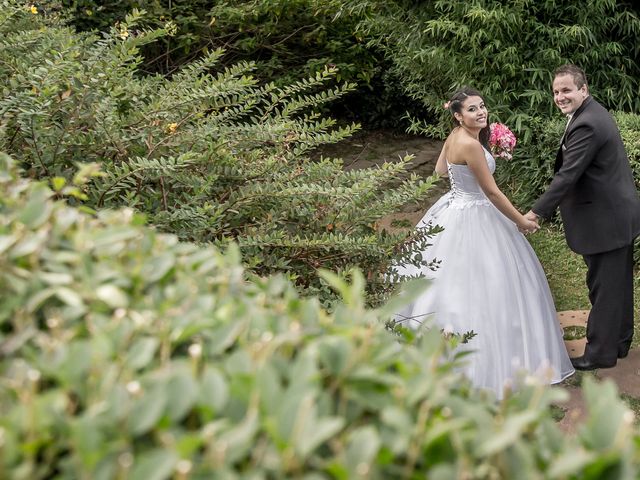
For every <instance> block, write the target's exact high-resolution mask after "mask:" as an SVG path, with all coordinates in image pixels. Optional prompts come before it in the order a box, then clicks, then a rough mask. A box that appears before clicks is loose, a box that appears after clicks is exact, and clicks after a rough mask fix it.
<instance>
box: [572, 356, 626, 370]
mask: <svg viewBox="0 0 640 480" xmlns="http://www.w3.org/2000/svg"><path fill="white" fill-rule="evenodd" d="M571 364H572V365H573V367H574V368H575V369H576V370H596V369H598V368H611V367H615V366H616V362H615V361H613V362H612V363H602V362H594V361H592V360H589V359H587V358H584V356H582V357H577V358H572V359H571Z"/></svg>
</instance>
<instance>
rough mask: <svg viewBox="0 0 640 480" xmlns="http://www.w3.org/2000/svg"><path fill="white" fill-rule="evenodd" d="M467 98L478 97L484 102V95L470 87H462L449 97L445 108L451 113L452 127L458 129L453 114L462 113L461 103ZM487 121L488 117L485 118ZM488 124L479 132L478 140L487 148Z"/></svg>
mask: <svg viewBox="0 0 640 480" xmlns="http://www.w3.org/2000/svg"><path fill="white" fill-rule="evenodd" d="M467 97H480V98H481V99H482V101H484V95H482V94H481V93H480V92H479V91H478V90H476V89H475V88H471V87H462V88H461V89H459V90H456V92H455V93H454V94H453V95H451V98H450V99H449V101H448V102H447V108H448V109H449V112H451V119H452V123H453V127H454V128H455V127H459V126H460V124H459V123H458V121H457V120H456V117H455V116H454V115H453V114H454V113H461V112H462V102H464V101H465V100H466V99H467ZM487 120H488V117H487ZM489 133H490V131H489V123H488V122H487V126H486V127H484V128H483V129H482V130H480V135H479V140H480V143H481V144H482V145H483V146H484V147H485V148H487V149H488V148H489Z"/></svg>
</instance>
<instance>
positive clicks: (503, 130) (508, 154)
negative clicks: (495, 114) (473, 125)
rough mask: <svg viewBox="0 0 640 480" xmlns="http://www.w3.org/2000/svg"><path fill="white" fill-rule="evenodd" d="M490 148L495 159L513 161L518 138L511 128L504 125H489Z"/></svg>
mask: <svg viewBox="0 0 640 480" xmlns="http://www.w3.org/2000/svg"><path fill="white" fill-rule="evenodd" d="M489 130H490V132H491V133H490V134H489V148H490V149H491V154H492V155H493V156H494V157H499V158H504V159H506V160H511V158H512V157H513V155H512V153H513V149H514V148H515V147H516V136H515V135H514V134H513V132H512V131H511V130H509V127H507V126H506V125H504V124H502V123H492V124H491V125H489Z"/></svg>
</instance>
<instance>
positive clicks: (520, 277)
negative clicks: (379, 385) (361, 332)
mask: <svg viewBox="0 0 640 480" xmlns="http://www.w3.org/2000/svg"><path fill="white" fill-rule="evenodd" d="M485 157H486V159H487V164H488V166H489V170H490V171H491V173H493V172H494V171H495V166H496V164H495V160H494V158H493V156H491V154H490V153H489V152H488V151H486V150H485ZM447 165H448V171H449V179H450V182H451V190H450V191H449V192H448V193H446V194H445V195H444V196H443V197H442V198H440V199H439V200H438V201H437V202H436V203H435V204H434V205H433V206H432V207H431V208H430V209H429V210H428V211H427V213H426V214H425V215H424V217H423V218H422V220H421V221H420V222H419V223H418V227H425V226H427V225H428V224H429V222H432V224H434V225H440V226H441V227H443V228H444V230H443V231H442V232H440V233H438V234H436V235H435V237H434V238H433V239H432V242H431V243H432V245H431V246H430V247H428V248H427V250H426V251H425V252H423V253H422V255H423V257H424V258H430V259H437V260H439V261H440V262H441V263H440V265H439V268H437V269H436V270H435V271H432V270H426V271H420V270H418V268H417V267H414V266H412V265H404V266H396V267H394V268H395V270H396V271H397V272H398V273H399V274H400V275H402V276H417V275H420V276H424V277H426V278H432V279H433V282H431V284H430V286H429V287H428V288H427V290H426V291H425V293H423V294H422V295H421V296H420V297H419V298H418V299H417V300H416V301H415V302H414V303H412V304H411V305H409V306H408V307H406V308H405V309H404V310H403V311H402V312H400V313H399V314H398V315H397V316H396V320H400V321H402V322H403V323H405V324H406V325H407V326H410V327H413V328H416V327H419V326H420V325H421V324H423V323H425V322H426V324H427V325H430V324H431V322H435V324H436V325H437V326H438V327H439V328H442V329H444V330H445V331H452V332H456V333H460V334H462V333H465V332H468V331H473V332H475V333H476V334H477V335H476V336H475V337H473V338H472V339H471V340H470V341H469V342H468V343H467V344H462V345H461V347H460V348H461V349H468V350H472V351H473V353H471V354H470V355H469V356H468V357H467V358H466V366H465V373H466V375H467V376H468V377H469V378H470V380H471V382H472V383H473V385H474V386H476V387H478V388H483V389H490V390H493V391H494V392H495V393H496V396H497V397H498V398H501V397H502V395H503V389H504V387H505V386H507V385H510V384H512V383H513V382H514V381H515V380H516V378H517V377H518V376H519V375H521V374H523V371H526V372H527V374H528V375H534V376H538V377H539V378H540V379H541V381H544V382H546V383H558V382H561V381H562V380H563V379H565V378H566V377H568V376H569V375H571V374H572V373H573V372H574V369H573V367H572V365H571V361H570V360H569V356H568V354H567V350H566V348H565V345H564V342H563V339H562V330H561V328H560V326H559V324H558V321H557V318H556V311H555V306H554V303H553V299H552V297H551V292H550V290H549V285H548V283H547V279H546V277H545V274H544V271H543V270H542V266H541V265H540V262H539V261H538V258H537V257H536V255H535V253H534V251H533V249H532V248H531V246H530V245H529V242H528V241H527V240H526V239H525V237H524V235H522V234H521V233H520V232H519V231H518V229H517V227H516V226H515V224H514V223H513V222H512V221H511V220H509V219H508V218H507V217H505V216H504V215H503V214H502V213H500V211H499V210H498V209H497V208H496V207H495V206H494V205H493V204H492V203H491V202H490V201H489V200H488V199H487V197H486V196H485V194H484V193H483V192H482V189H481V188H480V186H479V185H478V182H477V181H476V178H475V176H474V175H473V173H472V172H471V170H470V169H469V167H468V166H466V165H456V164H449V163H447Z"/></svg>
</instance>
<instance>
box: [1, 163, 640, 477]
mask: <svg viewBox="0 0 640 480" xmlns="http://www.w3.org/2000/svg"><path fill="white" fill-rule="evenodd" d="M54 195H55V193H54V192H53V191H52V190H50V189H49V188H48V187H47V186H46V185H45V184H43V183H33V182H31V181H28V180H24V179H20V178H18V177H17V172H16V170H15V169H14V168H12V166H11V161H10V159H9V158H8V157H7V156H6V155H0V291H1V292H2V295H3V299H2V300H3V301H2V302H1V303H0V382H1V384H2V388H0V478H11V479H12V480H26V479H28V480H40V479H47V478H57V479H60V480H63V479H69V480H75V479H79V478H87V479H89V478H90V479H92V480H103V479H111V478H128V479H131V480H149V479H157V480H164V479H168V478H175V479H193V480H195V479H202V478H211V479H218V478H219V479H222V478H224V479H233V478H256V479H257V478H263V479H267V478H274V479H276V478H306V479H321V478H325V479H329V478H333V479H347V478H348V479H355V478H430V479H450V478H486V479H489V478H581V479H601V478H608V479H609V478H610V479H615V478H617V479H627V478H629V479H631V478H635V475H636V474H637V473H638V471H639V469H638V466H639V462H638V458H639V457H638V453H639V452H638V449H637V445H638V443H635V444H634V443H633V440H634V439H636V441H637V440H640V438H639V437H638V432H637V430H636V429H635V427H633V421H632V420H631V418H632V416H631V417H630V412H629V411H628V409H627V408H626V407H625V406H624V405H623V404H622V403H621V401H620V400H619V398H618V397H617V395H616V392H615V387H614V386H613V384H612V383H605V384H603V385H601V386H597V385H595V384H594V383H593V382H587V383H585V385H584V392H585V396H586V401H587V405H588V408H589V415H588V417H587V419H586V420H585V423H584V424H583V425H582V426H581V428H580V429H579V430H578V433H577V434H576V435H575V436H571V437H565V436H563V435H562V434H561V432H560V431H559V430H558V428H557V426H556V425H555V422H554V420H553V419H552V417H551V414H550V409H549V405H550V403H551V402H554V401H557V400H558V399H560V398H564V397H565V395H562V392H561V391H558V390H555V389H550V388H547V387H542V386H534V385H523V386H522V388H521V389H520V390H518V391H517V392H516V393H514V394H512V395H509V396H508V397H507V398H506V399H505V400H503V401H502V402H500V403H496V402H495V401H493V400H492V399H491V398H490V397H489V396H486V395H484V394H482V393H480V392H475V391H472V390H470V389H469V384H468V383H467V382H466V381H465V380H464V379H462V378H461V377H460V375H459V374H458V373H455V366H456V365H457V364H458V363H459V362H460V361H462V360H463V359H462V358H460V357H455V356H452V353H451V347H452V344H450V343H449V342H447V341H445V340H444V339H443V338H442V337H441V335H440V334H439V333H438V332H437V331H435V330H431V331H428V332H426V333H425V335H424V336H423V337H421V338H420V339H419V340H417V341H415V342H409V343H406V342H399V341H398V337H396V336H395V335H393V334H391V333H390V332H389V331H387V330H386V329H385V328H384V326H383V325H382V324H383V320H384V319H385V318H387V317H388V316H389V312H392V311H394V310H395V309H396V308H397V305H398V303H395V306H394V304H389V305H386V306H385V307H382V308H380V309H377V310H370V309H367V308H366V307H365V306H364V300H363V288H364V282H363V278H362V276H361V275H360V274H358V273H357V272H356V273H354V274H353V277H352V278H353V282H352V284H351V285H349V284H347V283H345V282H344V281H342V280H340V279H339V278H337V277H335V276H334V275H331V274H325V276H326V279H327V281H328V282H329V283H331V284H332V285H333V286H334V287H335V288H336V289H337V290H338V291H339V292H340V293H341V295H342V297H343V298H344V303H342V304H340V305H338V306H337V307H336V309H335V312H334V313H333V314H328V313H327V312H326V311H324V310H322V309H321V308H320V307H319V304H318V302H317V300H315V299H312V298H308V299H304V298H300V297H299V296H298V294H297V293H296V291H295V289H294V288H293V287H292V285H291V284H290V283H288V282H287V281H286V280H284V279H283V278H282V277H281V276H275V277H269V278H258V277H255V276H251V275H249V277H248V279H246V278H245V275H246V274H245V272H244V271H243V268H242V267H241V266H240V259H239V256H238V250H237V249H236V248H234V247H231V248H229V249H228V250H227V251H226V253H221V252H220V251H219V250H217V249H216V248H211V247H209V248H203V247H198V246H196V245H193V244H188V243H182V242H180V241H178V239H177V238H176V237H175V236H172V235H163V234H159V233H158V232H157V231H155V230H153V229H150V228H147V227H144V226H141V225H140V223H141V220H140V218H139V216H137V215H136V214H134V213H133V211H132V210H131V209H125V210H120V211H105V212H101V213H99V214H98V215H97V216H96V215H90V214H87V213H83V212H81V211H80V210H78V209H76V208H73V207H71V206H68V205H67V204H65V203H63V202H61V201H55V202H54V201H52V199H51V197H53V196H54ZM417 287H420V289H421V286H420V285H415V286H414V288H417ZM414 293H415V292H414ZM396 302H397V301H396Z"/></svg>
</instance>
